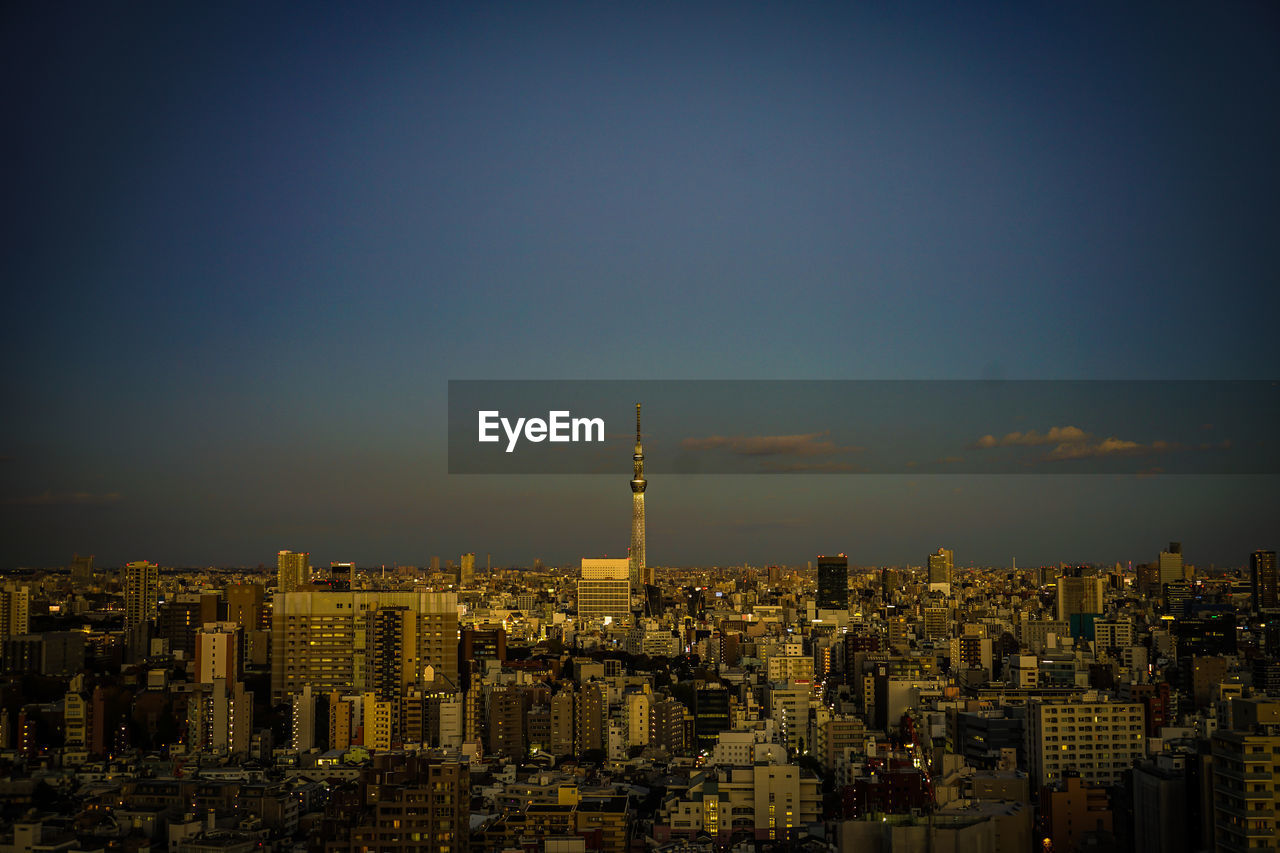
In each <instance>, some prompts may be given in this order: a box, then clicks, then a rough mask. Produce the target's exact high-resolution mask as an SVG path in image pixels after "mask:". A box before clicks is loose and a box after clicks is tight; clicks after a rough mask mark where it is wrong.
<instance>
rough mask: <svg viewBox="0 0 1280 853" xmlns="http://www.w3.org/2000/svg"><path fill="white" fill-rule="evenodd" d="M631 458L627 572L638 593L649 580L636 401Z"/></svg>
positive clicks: (633, 590)
mask: <svg viewBox="0 0 1280 853" xmlns="http://www.w3.org/2000/svg"><path fill="white" fill-rule="evenodd" d="M631 459H632V477H631V550H630V551H629V552H628V557H629V558H630V561H629V565H628V568H629V572H628V574H629V575H630V577H631V591H632V592H636V593H638V592H640V591H641V590H643V589H644V585H645V584H646V583H650V582H651V579H650V578H649V573H648V571H647V568H646V566H645V553H644V551H645V548H644V544H645V543H644V539H645V537H644V490H645V488H646V487H647V486H648V482H647V481H646V480H645V478H644V447H643V446H642V445H641V443H640V404H639V403H636V452H635V454H634V455H633V456H632V457H631Z"/></svg>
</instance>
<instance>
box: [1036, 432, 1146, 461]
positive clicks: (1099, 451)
mask: <svg viewBox="0 0 1280 853" xmlns="http://www.w3.org/2000/svg"><path fill="white" fill-rule="evenodd" d="M1167 444H1168V443H1167V442H1163V441H1157V442H1153V443H1152V444H1150V445H1144V444H1139V443H1138V442H1136V441H1128V440H1126V439H1123V438H1117V437H1115V436H1114V435H1113V436H1111V437H1109V438H1104V439H1102V440H1101V441H1075V442H1069V443H1066V444H1059V445H1058V446H1057V447H1055V448H1053V450H1050V451H1049V452H1048V453H1047V454H1046V455H1045V457H1044V458H1045V459H1050V460H1058V459H1096V458H1098V457H1100V456H1137V455H1139V454H1142V453H1153V452H1158V451H1160V450H1168V449H1171V447H1168V446H1162V445H1167Z"/></svg>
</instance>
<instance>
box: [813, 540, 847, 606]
mask: <svg viewBox="0 0 1280 853" xmlns="http://www.w3.org/2000/svg"><path fill="white" fill-rule="evenodd" d="M848 606H849V558H848V557H846V556H845V555H844V554H837V555H836V556H834V557H823V556H819V557H818V607H819V608H821V609H824V610H845V609H846V608H848Z"/></svg>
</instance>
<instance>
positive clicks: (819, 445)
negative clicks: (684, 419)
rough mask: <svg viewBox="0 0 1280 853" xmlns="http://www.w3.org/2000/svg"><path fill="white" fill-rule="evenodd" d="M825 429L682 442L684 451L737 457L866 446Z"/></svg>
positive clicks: (843, 450) (846, 450)
mask: <svg viewBox="0 0 1280 853" xmlns="http://www.w3.org/2000/svg"><path fill="white" fill-rule="evenodd" d="M826 435H827V433H825V432H810V433H803V434H800V435H750V436H748V435H734V436H725V435H711V436H707V437H705V438H686V439H685V440H684V441H682V442H680V446H681V447H682V448H684V449H685V450H725V451H728V452H729V453H733V454H736V455H738V456H834V455H836V454H840V453H860V452H862V451H863V450H865V449H866V448H863V447H857V446H854V445H838V444H836V443H835V442H834V441H832V440H831V439H829V438H826V437H825V436H826Z"/></svg>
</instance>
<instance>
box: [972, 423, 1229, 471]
mask: <svg viewBox="0 0 1280 853" xmlns="http://www.w3.org/2000/svg"><path fill="white" fill-rule="evenodd" d="M1047 445H1053V448H1052V449H1051V450H1049V452H1048V453H1046V454H1045V455H1044V456H1042V457H1040V458H1039V459H1038V460H1036V461H1040V462H1064V461H1069V460H1073V459H1101V458H1104V457H1120V456H1147V455H1155V454H1162V453H1179V452H1183V451H1188V450H1214V449H1227V448H1230V447H1231V440H1230V439H1227V440H1225V441H1221V442H1217V443H1213V444H1210V443H1203V444H1180V443H1178V442H1174V441H1160V440H1157V441H1152V442H1147V443H1143V442H1140V441H1133V440H1131V439H1126V438H1120V437H1119V436H1115V435H1112V436H1107V437H1106V438H1098V437H1097V436H1095V435H1093V434H1092V433H1088V432H1085V431H1084V430H1082V429H1080V428H1079V427H1075V426H1062V427H1050V428H1049V430H1048V431H1047V432H1037V431H1036V430H1028V431H1027V432H1011V433H1007V434H1005V436H1004V437H1003V438H996V437H995V436H994V435H990V434H988V435H984V436H983V437H982V438H980V439H978V440H977V441H975V442H973V443H972V444H970V445H969V447H970V448H971V449H981V450H989V449H991V448H993V447H1044V446H1047ZM1028 464H1029V463H1028Z"/></svg>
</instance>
